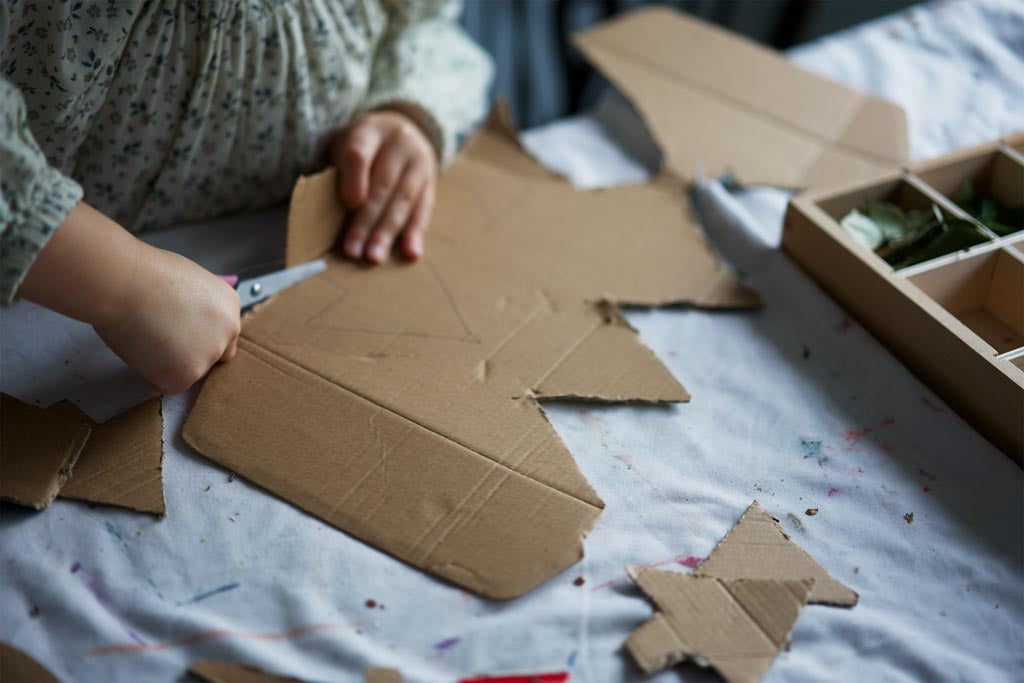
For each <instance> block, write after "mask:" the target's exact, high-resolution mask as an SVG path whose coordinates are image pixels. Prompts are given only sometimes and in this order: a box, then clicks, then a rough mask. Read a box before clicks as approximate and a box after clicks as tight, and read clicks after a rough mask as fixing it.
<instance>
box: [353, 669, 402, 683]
mask: <svg viewBox="0 0 1024 683" xmlns="http://www.w3.org/2000/svg"><path fill="white" fill-rule="evenodd" d="M363 676H365V679H366V683H403V681H404V680H405V679H404V678H402V674H401V672H399V671H398V669H366V670H365V671H363Z"/></svg>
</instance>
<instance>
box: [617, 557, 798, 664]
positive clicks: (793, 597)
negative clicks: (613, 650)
mask: <svg viewBox="0 0 1024 683" xmlns="http://www.w3.org/2000/svg"><path fill="white" fill-rule="evenodd" d="M632 576H633V580H634V581H635V582H636V584H637V585H638V586H639V587H640V589H641V590H642V591H643V592H644V593H645V594H646V595H647V596H648V597H649V598H650V599H651V601H652V602H654V604H655V605H656V606H657V611H656V612H655V614H654V616H653V617H652V618H651V619H650V620H648V621H647V622H645V623H644V624H643V625H642V626H641V627H640V628H638V629H637V630H636V631H634V632H633V633H632V634H631V635H630V636H629V638H628V639H627V640H626V649H627V650H628V651H629V653H630V655H632V657H633V659H634V660H635V661H636V663H637V665H638V666H639V667H640V668H641V669H643V671H644V672H645V673H654V672H656V671H660V670H661V669H664V668H666V667H669V666H672V665H674V664H678V663H680V662H682V661H685V660H688V659H692V660H694V661H695V662H697V663H698V664H700V665H702V666H711V667H712V668H714V669H715V670H716V671H717V672H718V673H719V674H721V676H722V678H724V679H725V680H726V681H729V682H730V683H753V682H754V681H759V680H760V679H761V677H762V676H764V674H765V673H766V672H767V671H768V669H770V668H771V666H772V663H773V662H774V661H775V657H776V656H777V655H778V654H779V651H780V650H782V648H783V647H785V645H786V643H787V642H788V640H789V634H790V632H791V631H792V630H793V625H794V624H795V623H796V620H797V618H798V617H799V616H800V612H801V610H803V608H804V605H806V604H807V598H808V596H809V595H810V591H811V586H812V584H813V581H797V580H789V581H785V580H783V581H780V580H774V579H719V578H713V577H706V576H695V575H693V574H683V573H680V572H672V571H662V570H658V569H641V570H639V571H637V572H633V573H632Z"/></svg>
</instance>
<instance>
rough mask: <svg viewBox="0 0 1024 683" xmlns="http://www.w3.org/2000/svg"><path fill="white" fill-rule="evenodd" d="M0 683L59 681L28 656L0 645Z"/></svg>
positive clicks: (52, 682) (3, 644)
mask: <svg viewBox="0 0 1024 683" xmlns="http://www.w3.org/2000/svg"><path fill="white" fill-rule="evenodd" d="M0 683H60V680H59V679H58V678H57V677H56V676H54V675H53V673H51V672H50V670H49V669H47V668H46V667H45V666H43V665H42V664H40V663H39V662H38V661H36V659H35V658H33V657H32V656H30V655H29V654H27V653H25V652H22V651H21V650H19V649H18V648H16V647H14V646H13V645H9V644H7V643H0Z"/></svg>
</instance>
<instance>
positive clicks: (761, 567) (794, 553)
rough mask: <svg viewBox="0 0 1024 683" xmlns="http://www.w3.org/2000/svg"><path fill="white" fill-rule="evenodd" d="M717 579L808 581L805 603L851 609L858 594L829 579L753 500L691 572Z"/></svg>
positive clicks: (830, 576) (827, 574) (828, 575)
mask: <svg viewBox="0 0 1024 683" xmlns="http://www.w3.org/2000/svg"><path fill="white" fill-rule="evenodd" d="M694 574H695V575H697V576H708V577H715V578H719V579H727V580H729V579H773V580H789V579H811V580H813V581H814V590H813V591H812V592H811V595H810V598H809V599H808V602H811V603H814V604H822V605H837V606H841V607H853V606H854V605H856V604H857V599H858V598H857V594H856V593H855V592H854V591H852V590H850V589H849V588H847V587H846V586H845V585H843V584H842V583H840V582H839V581H837V580H836V579H834V578H832V575H831V574H829V573H828V572H827V571H826V570H825V568H824V567H822V566H821V565H820V564H818V563H817V562H816V561H815V560H814V558H813V557H811V556H810V555H808V554H807V553H806V552H804V550H803V549H802V548H800V546H798V545H797V544H796V543H793V541H792V540H790V538H789V535H788V534H786V532H785V531H783V530H782V527H781V526H779V523H778V522H776V521H775V520H774V519H773V518H772V517H771V515H769V514H768V513H767V512H765V511H764V508H762V507H761V504H760V503H758V502H757V501H756V500H755V501H754V502H752V503H751V504H750V507H748V508H747V511H746V512H744V513H743V516H742V517H740V521H739V522H737V523H736V526H734V527H733V528H732V530H731V531H730V532H729V533H728V534H726V536H725V538H723V539H722V540H721V541H720V542H719V544H718V546H717V547H716V548H715V550H714V552H712V553H711V555H710V556H709V557H708V559H706V560H704V562H703V563H701V565H700V567H699V568H698V569H697V570H696V571H695V572H694Z"/></svg>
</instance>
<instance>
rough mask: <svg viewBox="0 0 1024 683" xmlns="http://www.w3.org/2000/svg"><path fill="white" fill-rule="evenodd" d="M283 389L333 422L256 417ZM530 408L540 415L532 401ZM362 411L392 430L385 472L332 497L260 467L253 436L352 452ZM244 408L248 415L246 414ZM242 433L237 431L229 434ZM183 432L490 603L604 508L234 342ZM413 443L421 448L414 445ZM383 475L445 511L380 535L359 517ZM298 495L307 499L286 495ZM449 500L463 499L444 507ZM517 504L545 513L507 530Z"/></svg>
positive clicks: (531, 574)
mask: <svg viewBox="0 0 1024 683" xmlns="http://www.w3.org/2000/svg"><path fill="white" fill-rule="evenodd" d="M229 373H242V375H243V376H246V377H247V378H248V380H247V381H246V383H245V384H246V386H247V390H246V392H244V393H236V392H235V391H232V388H233V387H232V386H231V385H232V382H231V381H230V380H229V378H228V375H229ZM264 377H265V379H264ZM284 395H287V396H288V400H290V401H297V402H301V403H302V405H303V406H305V410H306V412H307V413H310V414H314V415H315V414H324V415H327V414H330V415H332V416H334V418H333V419H331V420H330V421H329V422H327V423H324V424H319V432H318V433H317V434H313V433H311V432H310V431H308V430H306V431H297V430H296V425H295V424H294V423H291V422H288V421H282V420H283V418H281V417H280V416H279V414H278V413H275V412H271V413H270V414H266V413H265V411H262V410H261V409H260V408H261V407H262V406H264V405H266V403H267V401H273V400H282V399H283V396H284ZM272 396H278V397H279V398H277V399H273V398H271V397H272ZM538 412H539V413H541V414H542V415H543V411H541V410H540V409H539V407H538ZM369 414H376V415H379V416H380V417H377V418H376V421H377V424H376V426H375V430H376V433H377V434H384V433H389V430H390V433H399V434H401V436H400V437H397V438H396V442H395V443H394V445H392V446H390V449H389V450H386V451H385V453H384V455H385V456H386V457H387V459H388V461H389V462H390V465H389V467H388V470H387V471H386V472H384V473H383V475H382V474H381V473H380V472H379V471H378V472H375V473H374V472H371V474H370V475H367V477H369V478H364V479H363V480H361V481H360V482H358V483H356V484H355V485H354V487H353V488H351V490H350V491H349V492H348V493H347V494H346V495H345V496H343V498H342V500H340V501H339V500H334V499H331V500H327V499H324V498H323V497H322V496H318V495H317V494H316V492H306V491H303V490H296V489H294V488H293V484H292V480H290V479H288V478H284V479H282V478H281V477H279V476H277V474H276V472H275V471H274V470H273V468H270V467H268V468H266V469H259V467H258V464H259V463H263V462H266V458H265V453H264V452H263V450H262V449H261V444H262V443H263V442H264V441H265V440H267V441H269V442H270V443H273V441H274V438H278V437H280V435H289V436H290V437H291V438H292V439H293V440H299V441H298V443H297V444H296V443H293V446H292V448H293V449H295V450H296V451H298V452H307V453H313V452H323V451H324V450H325V449H326V450H327V451H328V452H330V451H331V450H335V451H336V450H337V448H338V447H337V444H345V445H346V446H347V447H348V448H351V449H353V450H358V449H359V446H360V444H361V443H362V442H363V441H365V440H366V439H367V434H366V430H365V429H364V427H363V425H365V423H366V417H365V416H366V415H369ZM248 416H254V417H253V419H252V420H251V421H249V420H245V418H246V417H248ZM225 420H232V421H233V422H235V424H233V425H232V428H231V430H229V433H228V434H224V433H223V432H222V431H221V430H216V429H212V428H210V427H209V425H214V424H223V423H224V421H225ZM240 420H242V421H240ZM545 426H547V428H548V429H550V426H549V425H545ZM241 435H244V438H236V437H240V436H241ZM556 436H557V434H556ZM183 437H184V439H185V441H186V442H187V443H188V444H189V445H190V446H191V447H192V448H193V449H195V450H196V451H197V452H198V453H200V454H203V455H204V456H205V457H208V458H210V459H212V460H214V461H215V462H218V463H220V464H222V465H225V466H228V467H230V466H231V463H232V460H233V456H234V457H237V458H239V459H241V460H244V461H246V462H248V463H250V466H252V465H253V464H254V463H255V464H257V468H256V469H250V472H249V473H247V475H246V477H247V479H249V480H250V481H252V482H253V483H254V484H256V485H258V486H261V487H263V488H264V489H266V490H267V491H269V492H271V493H273V494H275V495H277V496H279V497H280V498H282V499H284V500H285V501H287V502H289V503H290V504H292V505H295V506H296V507H299V508H302V509H304V510H305V511H306V512H309V513H311V514H313V515H315V516H317V517H319V518H321V519H323V520H325V521H327V522H328V523H329V524H331V525H333V526H335V527H337V528H339V529H341V530H343V531H344V532H345V533H347V534H349V535H352V536H354V537H356V538H359V539H361V540H363V541H365V542H367V543H369V544H370V545H372V546H374V547H376V548H378V549H380V550H382V551H383V552H387V553H388V554H390V555H392V556H394V557H396V558H398V559H400V560H402V561H404V562H407V563H408V564H411V565H413V566H416V567H419V568H421V569H423V570H425V571H427V572H429V573H431V574H434V575H436V576H440V577H441V578H443V579H446V580H448V581H451V582H453V583H455V584H458V585H460V586H464V587H466V588H468V589H470V590H472V591H474V592H476V593H478V594H480V595H483V596H485V597H489V598H494V599H501V600H504V599H510V598H514V597H518V596H520V595H522V594H524V593H526V592H528V591H529V590H531V589H533V588H534V587H536V586H537V585H539V584H541V583H543V582H544V581H546V580H548V579H550V578H551V577H552V576H554V575H556V574H558V573H559V572H561V571H563V570H565V569H567V568H568V567H570V566H572V565H573V564H575V563H576V562H578V561H579V560H580V558H581V557H582V556H583V538H584V537H585V535H586V534H587V533H588V532H589V531H590V529H591V528H592V527H593V524H594V522H596V520H597V517H598V515H599V514H600V510H601V507H603V506H597V505H594V504H593V503H591V502H587V501H584V500H581V499H579V498H576V497H574V496H572V495H570V494H568V493H566V492H563V491H559V490H558V489H556V488H552V487H551V486H549V485H547V484H542V483H540V482H539V481H537V480H536V479H533V478H532V477H530V476H528V475H526V474H523V473H521V472H518V471H516V470H513V469H510V468H508V467H507V466H506V465H502V464H500V463H499V462H497V461H495V460H492V459H491V458H488V457H487V456H484V455H482V454H480V453H477V452H476V451H473V450H472V449H470V448H467V447H466V446H463V445H461V444H458V443H456V442H454V441H452V440H451V439H450V438H449V437H447V436H443V435H441V434H438V433H437V432H435V431H433V430H431V429H429V428H426V427H424V426H422V425H420V424H418V423H416V422H413V421H411V420H409V419H408V418H405V417H403V416H401V415H400V414H398V413H395V412H393V411H392V410H390V409H388V408H385V407H383V406H380V405H379V404H377V403H374V402H372V401H369V400H367V399H365V398H363V397H361V396H359V395H358V394H355V393H353V392H352V391H351V390H349V389H346V388H345V387H342V386H340V385H337V384H334V383H332V382H330V381H329V380H327V379H325V378H323V377H321V376H319V375H316V374H314V373H312V372H310V371H309V370H306V369H305V368H302V367H301V366H298V365H295V364H293V363H291V362H289V361H286V360H284V359H282V358H280V357H278V356H275V355H273V354H270V353H268V352H266V351H264V350H262V348H261V347H259V346H257V345H255V344H253V343H252V342H250V341H249V340H246V339H244V338H243V339H242V340H240V343H239V349H238V355H237V356H236V358H235V359H234V360H233V361H232V362H231V363H229V364H225V365H223V366H219V367H218V368H216V369H215V371H214V372H213V373H212V374H211V375H210V376H209V377H208V378H207V380H206V384H205V386H204V389H203V400H202V401H200V402H197V404H196V407H195V408H194V409H193V411H192V414H191V415H190V416H189V418H188V420H187V422H186V423H185V428H184V430H183ZM559 443H561V442H559ZM331 444H334V446H333V447H332V446H331ZM419 444H425V446H424V447H423V448H420V447H419ZM381 445H382V446H383V447H385V448H387V447H388V446H389V445H388V444H384V443H383V442H382V444H381ZM562 448H563V449H564V445H562ZM424 452H429V453H431V456H432V457H433V458H434V462H435V468H434V469H433V470H432V471H431V477H433V478H434V481H432V482H430V485H429V486H428V485H426V484H425V483H424V479H423V474H424V473H423V469H422V465H421V464H420V465H417V466H414V463H421V458H422V455H421V454H422V453H424ZM568 457H570V458H571V457H572V456H571V454H569V455H568ZM292 466H294V467H300V468H301V467H304V466H305V464H304V462H303V461H296V462H293V463H292ZM371 475H373V476H371ZM381 476H385V477H389V481H390V484H389V486H390V488H391V490H392V491H393V492H399V491H401V490H402V489H403V487H408V488H409V489H410V490H416V491H417V492H418V496H419V498H418V499H417V501H416V503H417V506H418V509H426V510H441V511H444V513H443V516H442V517H440V518H438V519H433V520H426V519H424V518H422V517H421V516H415V515H414V516H411V517H408V518H406V519H405V521H406V526H405V528H404V529H403V533H405V534H410V533H414V534H415V538H410V539H408V540H406V541H403V542H397V541H394V539H393V538H391V537H390V536H389V535H388V534H390V533H393V532H394V529H393V525H386V526H385V527H381V526H380V525H381V524H382V523H381V522H378V521H377V520H376V518H375V517H374V516H372V515H370V516H369V517H367V516H366V510H368V509H370V510H372V509H375V507H376V506H379V505H382V504H384V501H383V500H381V499H379V498H377V496H378V495H380V494H381V493H382V489H381V488H380V487H381V484H382V483H383V481H382V480H381V479H380V477H381ZM474 477H477V478H478V480H477V484H476V485H475V486H473V487H472V488H471V489H470V492H469V496H468V497H467V495H466V492H465V489H466V486H467V484H468V483H471V482H472V481H473V478H474ZM467 480H468V481H467ZM385 481H386V480H385ZM307 494H309V495H308V496H307ZM394 495H399V494H398V493H394ZM307 497H308V498H309V501H310V502H309V503H308V504H307V503H300V502H291V501H301V500H304V499H306V498H307ZM452 500H460V501H461V502H460V503H459V504H458V505H457V506H454V507H453V505H452ZM598 500H599V499H598ZM523 509H529V510H533V511H534V512H538V511H546V512H545V514H544V519H543V525H542V526H543V527H544V528H533V527H531V528H525V527H509V526H507V525H506V520H508V519H514V518H516V517H517V515H518V514H519V512H521V511H522V510H523ZM538 514H539V512H538ZM499 535H500V536H501V537H502V538H503V539H504V542H503V543H502V544H501V545H500V546H497V547H495V548H489V549H483V548H481V547H480V546H479V543H478V542H477V540H476V539H479V538H495V537H498V536H499Z"/></svg>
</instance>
